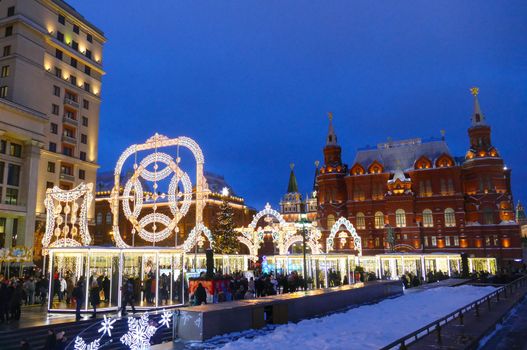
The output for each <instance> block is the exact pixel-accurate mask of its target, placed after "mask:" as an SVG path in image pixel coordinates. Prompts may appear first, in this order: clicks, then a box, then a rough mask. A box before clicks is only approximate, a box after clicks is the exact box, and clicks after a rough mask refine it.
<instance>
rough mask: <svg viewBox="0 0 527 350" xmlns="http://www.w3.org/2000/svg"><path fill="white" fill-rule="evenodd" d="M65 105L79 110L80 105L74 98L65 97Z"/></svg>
mask: <svg viewBox="0 0 527 350" xmlns="http://www.w3.org/2000/svg"><path fill="white" fill-rule="evenodd" d="M64 104H65V105H68V106H72V107H74V108H77V109H78V108H79V103H78V102H77V101H75V100H74V99H72V98H69V97H64Z"/></svg>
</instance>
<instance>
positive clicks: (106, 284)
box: [102, 275, 110, 303]
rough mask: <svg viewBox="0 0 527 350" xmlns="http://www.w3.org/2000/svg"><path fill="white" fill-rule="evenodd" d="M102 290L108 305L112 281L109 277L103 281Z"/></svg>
mask: <svg viewBox="0 0 527 350" xmlns="http://www.w3.org/2000/svg"><path fill="white" fill-rule="evenodd" d="M102 290H103V292H104V302H106V303H108V302H109V301H110V279H109V278H108V276H107V275H105V276H104V278H103V280H102Z"/></svg>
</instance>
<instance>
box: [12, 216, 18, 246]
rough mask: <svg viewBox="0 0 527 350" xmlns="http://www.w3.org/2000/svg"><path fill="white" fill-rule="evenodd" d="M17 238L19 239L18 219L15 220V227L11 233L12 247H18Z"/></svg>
mask: <svg viewBox="0 0 527 350" xmlns="http://www.w3.org/2000/svg"><path fill="white" fill-rule="evenodd" d="M17 238H18V219H13V227H12V231H11V246H13V247H16V240H17Z"/></svg>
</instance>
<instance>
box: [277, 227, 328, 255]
mask: <svg viewBox="0 0 527 350" xmlns="http://www.w3.org/2000/svg"><path fill="white" fill-rule="evenodd" d="M317 231H318V230H310V232H309V234H308V236H307V237H306V245H307V246H309V248H310V249H311V254H320V253H322V247H321V245H320V243H319V242H318V239H317V238H316V237H317V236H318V238H320V237H321V234H320V231H318V234H319V235H317V234H316V233H315V232H317ZM297 242H303V236H302V235H293V236H291V237H289V239H288V240H287V241H285V243H284V250H285V251H284V252H282V253H280V254H284V255H285V254H287V252H288V251H289V248H291V246H292V245H293V244H295V243H297Z"/></svg>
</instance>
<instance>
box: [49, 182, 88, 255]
mask: <svg viewBox="0 0 527 350" xmlns="http://www.w3.org/2000/svg"><path fill="white" fill-rule="evenodd" d="M92 190H93V184H91V183H81V184H79V185H78V186H77V187H75V188H74V189H72V190H62V189H60V188H59V187H57V186H55V187H53V188H52V189H51V188H50V189H48V190H47V191H46V198H45V200H44V205H45V207H46V230H45V233H44V237H43V238H42V246H43V248H48V247H52V246H53V247H57V246H58V247H68V246H80V245H89V244H90V243H91V236H90V233H89V231H88V218H87V217H88V210H89V208H90V206H91V203H92V201H93V194H92ZM78 200H81V206H80V211H79V204H78V203H77V201H78ZM62 204H64V206H63V205H62ZM78 211H79V216H78V217H77V212H78ZM68 216H69V219H68ZM69 225H71V228H70V226H69ZM61 226H62V228H61ZM77 226H78V228H77ZM77 234H80V238H81V242H82V243H79V241H77V240H76V236H77ZM53 236H55V237H56V239H55V242H56V243H51V241H52V238H53ZM61 236H62V238H61ZM45 252H46V253H47V249H45Z"/></svg>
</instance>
